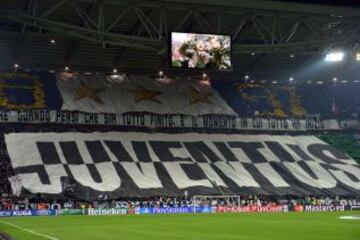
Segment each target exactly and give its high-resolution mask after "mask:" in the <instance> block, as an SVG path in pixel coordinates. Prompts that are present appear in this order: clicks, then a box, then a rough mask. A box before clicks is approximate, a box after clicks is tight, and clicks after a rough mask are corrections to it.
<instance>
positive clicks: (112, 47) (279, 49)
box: [0, 0, 360, 80]
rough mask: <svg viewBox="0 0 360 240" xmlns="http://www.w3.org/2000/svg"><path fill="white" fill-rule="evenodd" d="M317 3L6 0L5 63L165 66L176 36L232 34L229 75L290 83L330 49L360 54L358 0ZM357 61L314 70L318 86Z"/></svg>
mask: <svg viewBox="0 0 360 240" xmlns="http://www.w3.org/2000/svg"><path fill="white" fill-rule="evenodd" d="M303 2H307V3H303ZM309 2H316V1H305V0H302V1H291V2H289V1H272V0H244V1H236V0H212V1H208V0H163V1H150V0H137V1H125V0H46V1H45V0H17V1H5V2H4V1H2V2H1V3H0V53H1V54H0V64H1V65H2V66H4V67H10V66H13V64H14V63H18V64H19V65H20V66H22V67H27V68H37V69H63V68H64V66H69V67H70V68H71V69H76V70H93V71H111V69H112V68H114V67H116V68H118V69H119V70H120V71H121V70H122V71H131V72H148V71H154V69H165V70H166V68H168V66H169V64H168V62H167V56H168V53H167V48H168V44H169V43H168V36H169V32H170V31H182V32H187V31H189V32H206V33H223V34H231V36H232V38H233V51H232V54H233V65H234V69H233V71H232V72H228V73H222V74H221V76H223V77H224V76H225V77H226V78H239V76H243V75H244V74H249V75H250V76H252V77H254V78H257V79H276V80H281V79H284V80H286V79H288V77H289V76H290V75H295V76H296V75H297V74H298V72H299V71H300V72H303V71H308V69H309V67H310V68H311V67H314V66H316V64H317V65H319V64H318V63H319V61H320V59H322V58H323V55H324V54H325V53H326V52H327V51H330V50H331V49H345V50H346V51H348V54H347V55H348V56H352V55H354V54H355V53H356V52H357V51H358V50H359V40H360V27H359V26H360V9H359V8H357V7H359V4H357V5H353V4H351V1H342V2H343V4H342V5H341V6H339V4H338V3H337V5H324V4H318V5H316V4H309ZM320 2H322V3H324V1H320ZM326 2H331V1H326ZM350 6H352V7H350ZM52 39H53V40H54V41H55V42H53V43H52V42H51V40H52ZM290 56H291V57H290ZM350 60H351V57H348V58H347V60H346V61H344V63H342V64H338V65H337V67H336V68H334V67H333V66H332V67H330V68H328V69H327V70H326V71H321V74H320V73H319V74H316V78H317V80H324V79H329V78H332V77H333V76H334V75H339V76H341V77H344V78H360V76H359V71H356V67H354V66H353V64H349V63H350V62H351V61H350ZM354 69H355V70H354ZM168 71H171V70H169V69H168ZM188 73H189V72H184V71H182V72H181V74H188ZM311 73H312V72H311V71H310V75H311ZM213 75H220V74H218V73H213ZM299 78H302V77H299ZM305 78H306V77H304V79H305Z"/></svg>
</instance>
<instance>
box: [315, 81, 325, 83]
mask: <svg viewBox="0 0 360 240" xmlns="http://www.w3.org/2000/svg"><path fill="white" fill-rule="evenodd" d="M316 83H317V84H324V82H323V81H317V82H316Z"/></svg>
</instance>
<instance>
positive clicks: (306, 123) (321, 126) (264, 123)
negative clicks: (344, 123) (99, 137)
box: [0, 110, 339, 131]
mask: <svg viewBox="0 0 360 240" xmlns="http://www.w3.org/2000/svg"><path fill="white" fill-rule="evenodd" d="M0 122H14V123H61V124H92V125H110V126H129V127H147V128H175V129H179V128H191V129H197V128H202V129H234V130H271V131H308V130H335V129H339V125H338V122H337V120H335V119H328V120H321V119H319V118H307V119H295V118H291V119H274V118H242V117H237V116H232V115H203V116H189V115H188V116H187V115H181V114H153V113H144V112H131V113H123V114H112V113H85V112H70V111H56V110H17V111H8V110H0Z"/></svg>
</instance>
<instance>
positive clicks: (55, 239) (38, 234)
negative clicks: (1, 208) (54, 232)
mask: <svg viewBox="0 0 360 240" xmlns="http://www.w3.org/2000/svg"><path fill="white" fill-rule="evenodd" d="M0 222H1V223H4V224H7V225H9V226H12V227H14V228H17V229H20V230H22V231H25V232H29V233H32V234H34V235H37V236H40V237H43V238H47V239H51V240H59V239H58V238H55V237H52V236H49V235H46V234H42V233H37V232H35V231H33V230H30V229H27V228H23V227H21V226H19V225H16V224H13V223H9V222H6V221H2V220H0Z"/></svg>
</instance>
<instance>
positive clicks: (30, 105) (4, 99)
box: [0, 72, 62, 110]
mask: <svg viewBox="0 0 360 240" xmlns="http://www.w3.org/2000/svg"><path fill="white" fill-rule="evenodd" d="M61 105H62V100H61V96H60V93H59V91H58V89H57V87H56V82H55V75H54V74H50V73H47V72H42V73H36V74H35V73H31V74H30V73H27V72H24V73H16V72H0V109H12V110H16V109H22V110H24V109H60V108H61Z"/></svg>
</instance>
